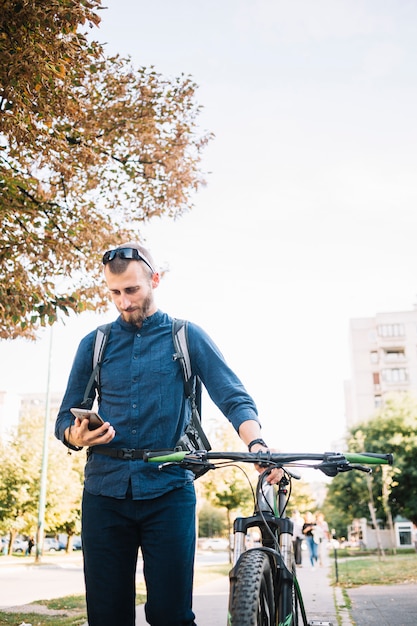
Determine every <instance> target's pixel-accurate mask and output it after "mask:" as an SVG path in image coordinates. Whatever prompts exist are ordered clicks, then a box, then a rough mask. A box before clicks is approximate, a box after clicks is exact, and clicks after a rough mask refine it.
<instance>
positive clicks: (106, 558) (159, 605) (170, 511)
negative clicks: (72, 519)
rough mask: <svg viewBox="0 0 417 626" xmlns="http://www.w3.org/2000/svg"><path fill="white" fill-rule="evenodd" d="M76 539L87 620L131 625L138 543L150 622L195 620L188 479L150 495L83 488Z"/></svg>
mask: <svg viewBox="0 0 417 626" xmlns="http://www.w3.org/2000/svg"><path fill="white" fill-rule="evenodd" d="M82 543H83V551H84V575H85V583H86V600H87V613H88V624H89V626H134V624H135V575H136V564H137V557H138V548H139V547H141V549H142V556H143V570H144V576H145V582H146V589H147V601H146V605H145V614H146V619H147V621H148V623H149V624H151V625H152V626H196V625H195V622H194V613H193V611H192V609H191V605H192V586H193V571H194V551H195V492H194V485H193V484H192V483H190V484H188V485H186V486H185V487H182V488H180V489H175V490H173V491H170V492H168V493H166V494H165V495H163V496H161V497H159V498H155V499H152V500H132V499H131V498H126V499H124V500H119V499H116V498H108V497H105V496H93V495H91V494H90V493H88V492H87V491H85V490H84V495H83V509H82Z"/></svg>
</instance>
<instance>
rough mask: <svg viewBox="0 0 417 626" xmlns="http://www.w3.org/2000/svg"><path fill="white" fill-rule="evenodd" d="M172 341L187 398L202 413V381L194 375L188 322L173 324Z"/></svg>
mask: <svg viewBox="0 0 417 626" xmlns="http://www.w3.org/2000/svg"><path fill="white" fill-rule="evenodd" d="M172 339H173V341H174V348H175V354H174V357H173V358H174V361H177V360H178V361H179V362H180V365H181V369H182V373H183V377H184V391H185V396H186V397H187V398H190V400H191V402H192V403H193V402H194V403H195V405H196V406H197V408H198V411H199V413H200V411H201V381H200V379H199V378H198V376H194V375H193V371H192V365H191V358H190V352H189V350H188V322H187V321H186V320H179V319H174V320H173V322H172Z"/></svg>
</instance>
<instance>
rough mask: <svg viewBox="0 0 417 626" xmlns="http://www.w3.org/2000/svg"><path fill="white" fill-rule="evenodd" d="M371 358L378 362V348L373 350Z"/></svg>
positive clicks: (372, 361)
mask: <svg viewBox="0 0 417 626" xmlns="http://www.w3.org/2000/svg"><path fill="white" fill-rule="evenodd" d="M370 358H371V363H378V352H376V350H373V351H372V352H371V354H370Z"/></svg>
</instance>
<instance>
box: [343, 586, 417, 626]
mask: <svg viewBox="0 0 417 626" xmlns="http://www.w3.org/2000/svg"><path fill="white" fill-rule="evenodd" d="M348 595H349V598H350V600H351V602H352V608H351V616H352V619H353V623H354V624H356V625H357V626H394V624H395V626H408V624H410V625H411V624H413V626H416V624H417V585H416V584H404V585H381V586H380V585H378V586H376V585H364V586H363V587H357V588H355V589H349V591H348Z"/></svg>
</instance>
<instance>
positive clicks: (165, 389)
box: [55, 311, 258, 500]
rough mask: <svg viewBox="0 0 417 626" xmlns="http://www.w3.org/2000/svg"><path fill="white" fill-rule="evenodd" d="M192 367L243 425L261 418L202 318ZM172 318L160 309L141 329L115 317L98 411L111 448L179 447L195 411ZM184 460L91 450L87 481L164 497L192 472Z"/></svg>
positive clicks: (88, 341)
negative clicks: (163, 462) (173, 463)
mask: <svg viewBox="0 0 417 626" xmlns="http://www.w3.org/2000/svg"><path fill="white" fill-rule="evenodd" d="M94 337H95V331H93V332H91V333H90V334H88V335H87V336H86V337H84V339H82V341H81V343H80V345H79V347H78V350H77V353H76V356H75V359H74V363H73V366H72V369H71V373H70V376H69V380H68V385H67V389H66V392H65V395H64V398H63V400H62V404H61V407H60V410H59V413H58V417H57V420H56V425H55V435H56V437H57V438H58V439H60V440H61V441H63V442H64V431H65V429H66V428H67V427H68V426H69V425H70V424H71V423H73V417H72V414H71V413H70V408H71V407H76V406H80V404H81V402H82V400H83V396H84V391H85V388H86V385H87V383H88V380H89V377H90V375H91V371H92V351H93V342H94ZM188 340H189V352H190V357H191V362H192V368H193V372H194V373H195V374H196V375H198V376H199V377H200V378H201V380H202V383H203V384H204V386H205V388H206V389H207V391H208V393H209V395H210V397H211V398H212V400H213V401H214V403H215V404H216V405H217V406H218V407H219V409H220V410H221V411H222V412H223V414H224V415H225V416H226V417H227V418H228V419H229V420H230V422H231V423H232V424H233V426H234V428H235V429H236V430H238V429H239V427H240V425H241V424H242V422H244V421H246V420H256V421H258V417H257V410H256V406H255V403H254V401H253V400H252V398H251V397H250V396H249V394H248V393H247V391H246V390H245V388H244V386H243V384H242V383H241V381H240V380H239V379H238V378H237V376H236V375H235V374H234V372H233V371H232V370H231V369H230V368H229V367H228V365H227V364H226V362H225V360H224V358H223V356H222V354H221V353H220V351H219V349H218V348H217V347H216V345H215V344H214V343H213V341H212V340H211V339H210V337H209V336H208V335H207V334H206V333H205V332H204V331H203V330H202V329H201V328H200V327H198V326H196V325H195V324H192V323H189V326H188ZM174 352H175V349H174V344H173V339H172V318H171V317H169V316H168V315H166V314H165V313H163V312H162V311H157V312H156V313H154V314H153V315H151V316H150V317H148V318H147V319H146V320H145V321H144V323H143V325H142V327H141V328H140V329H139V328H137V327H136V326H134V325H132V324H128V323H126V322H125V321H124V320H123V319H122V318H121V317H119V318H118V319H117V320H116V321H115V322H113V324H112V328H111V333H110V336H109V339H108V343H107V346H106V350H105V354H104V360H103V363H102V366H101V372H100V382H101V402H100V406H99V413H100V415H101V417H102V418H103V419H104V420H105V421H109V422H110V423H111V424H112V426H113V427H114V428H115V431H116V436H115V438H114V439H113V441H112V442H111V443H110V444H109V446H110V447H112V448H139V449H147V448H149V449H156V450H157V449H161V448H164V449H173V448H174V447H175V444H176V442H177V441H178V439H179V437H180V436H181V435H182V433H183V431H184V428H185V425H186V424H187V423H188V421H189V419H190V406H189V401H188V400H187V398H186V397H185V395H184V383H183V375H182V370H181V365H180V363H179V362H178V361H175V360H174V359H173V355H174ZM192 477H193V474H192V473H191V472H189V471H186V470H183V469H181V468H179V467H171V468H167V469H165V470H163V471H159V470H158V468H157V466H156V465H153V464H151V463H144V462H143V461H142V460H140V459H136V460H124V459H116V458H113V457H108V456H104V455H101V454H91V455H90V456H89V458H88V459H87V463H86V467H85V488H86V490H87V491H88V492H90V493H92V494H94V495H104V496H111V497H114V498H124V497H125V495H126V491H127V488H128V485H129V481H131V487H132V495H133V498H134V499H137V500H140V499H148V498H154V497H157V496H159V495H161V494H163V493H165V492H167V491H170V490H171V489H175V488H177V487H179V486H182V485H183V484H184V483H186V482H188V481H190V480H192Z"/></svg>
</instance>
